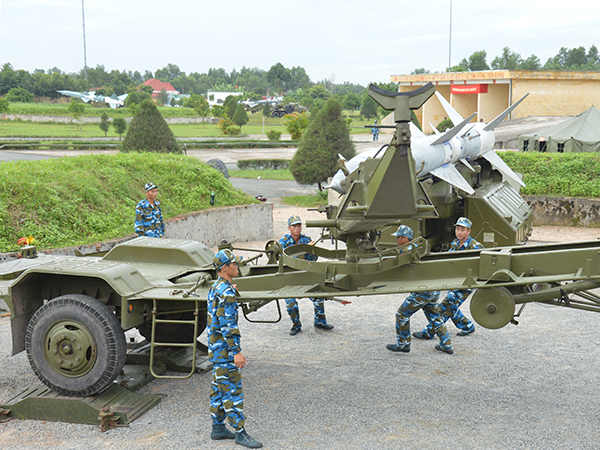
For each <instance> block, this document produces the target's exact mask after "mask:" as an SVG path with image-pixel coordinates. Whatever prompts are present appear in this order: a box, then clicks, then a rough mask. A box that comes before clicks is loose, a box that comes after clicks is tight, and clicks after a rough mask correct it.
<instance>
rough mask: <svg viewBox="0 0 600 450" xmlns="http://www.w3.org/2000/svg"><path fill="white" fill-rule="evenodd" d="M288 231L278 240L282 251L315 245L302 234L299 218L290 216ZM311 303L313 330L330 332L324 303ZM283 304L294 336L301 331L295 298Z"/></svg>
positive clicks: (316, 300)
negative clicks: (293, 247) (297, 246)
mask: <svg viewBox="0 0 600 450" xmlns="http://www.w3.org/2000/svg"><path fill="white" fill-rule="evenodd" d="M288 230H289V231H290V232H289V233H288V234H286V235H285V236H283V237H282V238H281V239H279V243H280V244H281V246H282V247H283V248H284V249H285V248H287V247H290V246H292V245H297V244H309V245H314V244H315V243H314V242H313V241H312V239H311V238H310V237H308V236H307V235H305V234H302V220H301V219H300V216H292V217H290V218H289V219H288ZM304 259H306V260H308V261H316V260H317V257H316V256H315V255H311V254H309V253H307V254H305V255H304ZM311 301H312V302H313V304H314V306H315V328H319V329H321V330H325V331H329V330H332V329H333V325H330V324H328V323H327V319H326V317H325V301H324V300H323V299H322V298H311ZM285 303H286V306H287V312H288V314H289V315H290V319H292V329H291V330H290V334H291V335H292V336H295V335H297V334H298V333H300V331H302V323H301V322H300V310H299V309H298V302H297V301H296V299H295V298H286V299H285Z"/></svg>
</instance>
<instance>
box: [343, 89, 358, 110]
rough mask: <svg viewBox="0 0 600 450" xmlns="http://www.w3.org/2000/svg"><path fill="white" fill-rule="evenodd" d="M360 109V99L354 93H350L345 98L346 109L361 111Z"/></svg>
mask: <svg viewBox="0 0 600 450" xmlns="http://www.w3.org/2000/svg"><path fill="white" fill-rule="evenodd" d="M359 108H360V97H359V96H358V95H357V94H355V93H354V92H350V93H349V94H348V95H346V97H345V98H344V109H351V110H355V109H359Z"/></svg>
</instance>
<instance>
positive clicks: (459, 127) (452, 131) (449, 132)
mask: <svg viewBox="0 0 600 450" xmlns="http://www.w3.org/2000/svg"><path fill="white" fill-rule="evenodd" d="M476 114H477V113H473V114H471V115H470V116H469V117H467V118H466V119H465V120H463V121H462V122H460V123H459V124H458V125H456V126H455V127H454V128H450V129H449V130H446V132H445V133H444V134H441V135H440V137H438V138H437V139H436V140H435V141H433V142H432V143H431V145H437V144H443V143H444V142H446V141H449V140H450V139H452V138H453V137H454V136H456V135H457V134H458V133H460V132H461V131H462V129H463V128H464V127H465V125H466V124H468V123H469V122H470V121H471V119H472V118H473V117H475V115H476Z"/></svg>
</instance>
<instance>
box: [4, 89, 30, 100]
mask: <svg viewBox="0 0 600 450" xmlns="http://www.w3.org/2000/svg"><path fill="white" fill-rule="evenodd" d="M6 99H7V100H8V101H9V102H15V103H16V102H21V103H33V101H34V96H33V94H32V93H31V92H29V91H27V90H25V89H23V88H22V87H17V88H12V89H11V90H10V91H8V94H6Z"/></svg>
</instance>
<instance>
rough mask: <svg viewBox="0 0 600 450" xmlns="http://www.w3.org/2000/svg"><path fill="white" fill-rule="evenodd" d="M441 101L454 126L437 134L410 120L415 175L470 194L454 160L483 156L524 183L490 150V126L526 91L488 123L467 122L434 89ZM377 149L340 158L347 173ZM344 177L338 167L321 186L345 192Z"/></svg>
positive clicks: (507, 178) (506, 177) (511, 180)
mask: <svg viewBox="0 0 600 450" xmlns="http://www.w3.org/2000/svg"><path fill="white" fill-rule="evenodd" d="M435 94H436V95H437V97H438V99H439V100H440V102H441V103H442V106H443V107H444V110H445V111H446V113H447V114H448V117H450V120H451V121H452V123H453V125H454V127H453V128H451V129H449V130H446V132H444V133H441V134H434V135H432V136H426V135H425V134H423V132H422V131H421V130H419V129H418V128H417V127H416V126H414V125H413V124H412V123H411V124H410V126H411V127H410V130H411V134H412V140H411V154H412V157H413V160H414V163H415V173H416V176H417V178H423V177H425V176H427V175H434V176H436V177H438V178H440V179H442V180H444V181H446V182H447V183H449V184H451V185H452V186H454V187H456V188H458V189H460V190H462V191H464V192H466V193H468V194H474V193H475V190H474V189H473V188H472V187H471V185H470V184H469V183H468V182H467V180H466V179H465V178H464V177H463V176H462V175H461V174H460V172H459V171H458V170H457V169H456V164H457V163H460V164H463V165H465V166H466V167H467V168H469V169H470V170H474V169H473V167H471V164H470V161H474V160H476V159H478V158H485V159H486V160H487V161H489V162H490V164H492V166H493V167H494V168H495V169H496V170H498V171H499V172H500V173H501V174H502V176H503V177H504V180H505V181H506V182H507V183H509V184H510V185H511V186H512V187H514V188H515V189H517V190H518V186H525V184H523V182H522V181H521V179H520V178H519V176H518V175H517V174H516V173H515V172H514V171H513V170H512V169H511V168H510V167H508V165H507V164H506V163H505V162H504V161H502V159H501V158H500V157H499V156H498V155H497V154H496V152H495V151H494V143H495V141H496V138H495V135H494V128H495V127H496V126H497V125H498V124H499V123H500V122H502V121H503V120H504V119H505V118H506V117H507V116H508V115H509V114H510V113H511V112H512V111H513V110H514V109H515V108H516V107H517V106H518V105H519V104H520V103H521V102H522V101H523V100H524V99H525V98H526V97H527V95H529V94H526V95H525V96H524V97H522V98H521V99H520V100H519V101H517V102H516V103H514V104H513V105H512V106H510V107H509V108H507V109H506V110H504V111H503V112H502V113H500V114H499V115H498V116H497V117H496V118H495V119H494V120H492V121H491V122H490V123H489V124H485V123H482V122H478V123H470V122H471V119H472V118H473V117H474V116H475V113H473V114H472V115H471V116H469V117H467V118H466V119H464V118H463V117H462V116H461V115H460V113H458V111H456V110H455V109H454V108H453V107H452V106H451V105H450V104H449V103H448V102H447V101H446V99H445V98H444V97H442V96H441V95H440V94H439V93H438V92H436V93H435ZM382 149H383V147H382V148H381V149H369V150H366V151H364V152H362V153H360V154H359V155H357V156H355V157H354V158H352V159H351V160H350V161H346V162H344V164H345V166H346V169H347V171H348V173H351V172H353V171H354V170H356V169H357V168H358V166H359V164H360V163H361V162H362V161H364V160H366V159H367V158H377V157H381V156H382V155H383V153H384V152H383V151H381V150H382ZM345 178H346V175H344V172H343V171H342V170H339V171H338V172H337V173H336V174H335V175H334V177H333V179H332V181H331V183H330V184H329V185H327V186H325V188H328V189H333V190H335V191H336V192H339V193H340V194H345V193H346V190H345V189H344V186H343V183H342V182H343V180H344V179H345Z"/></svg>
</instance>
